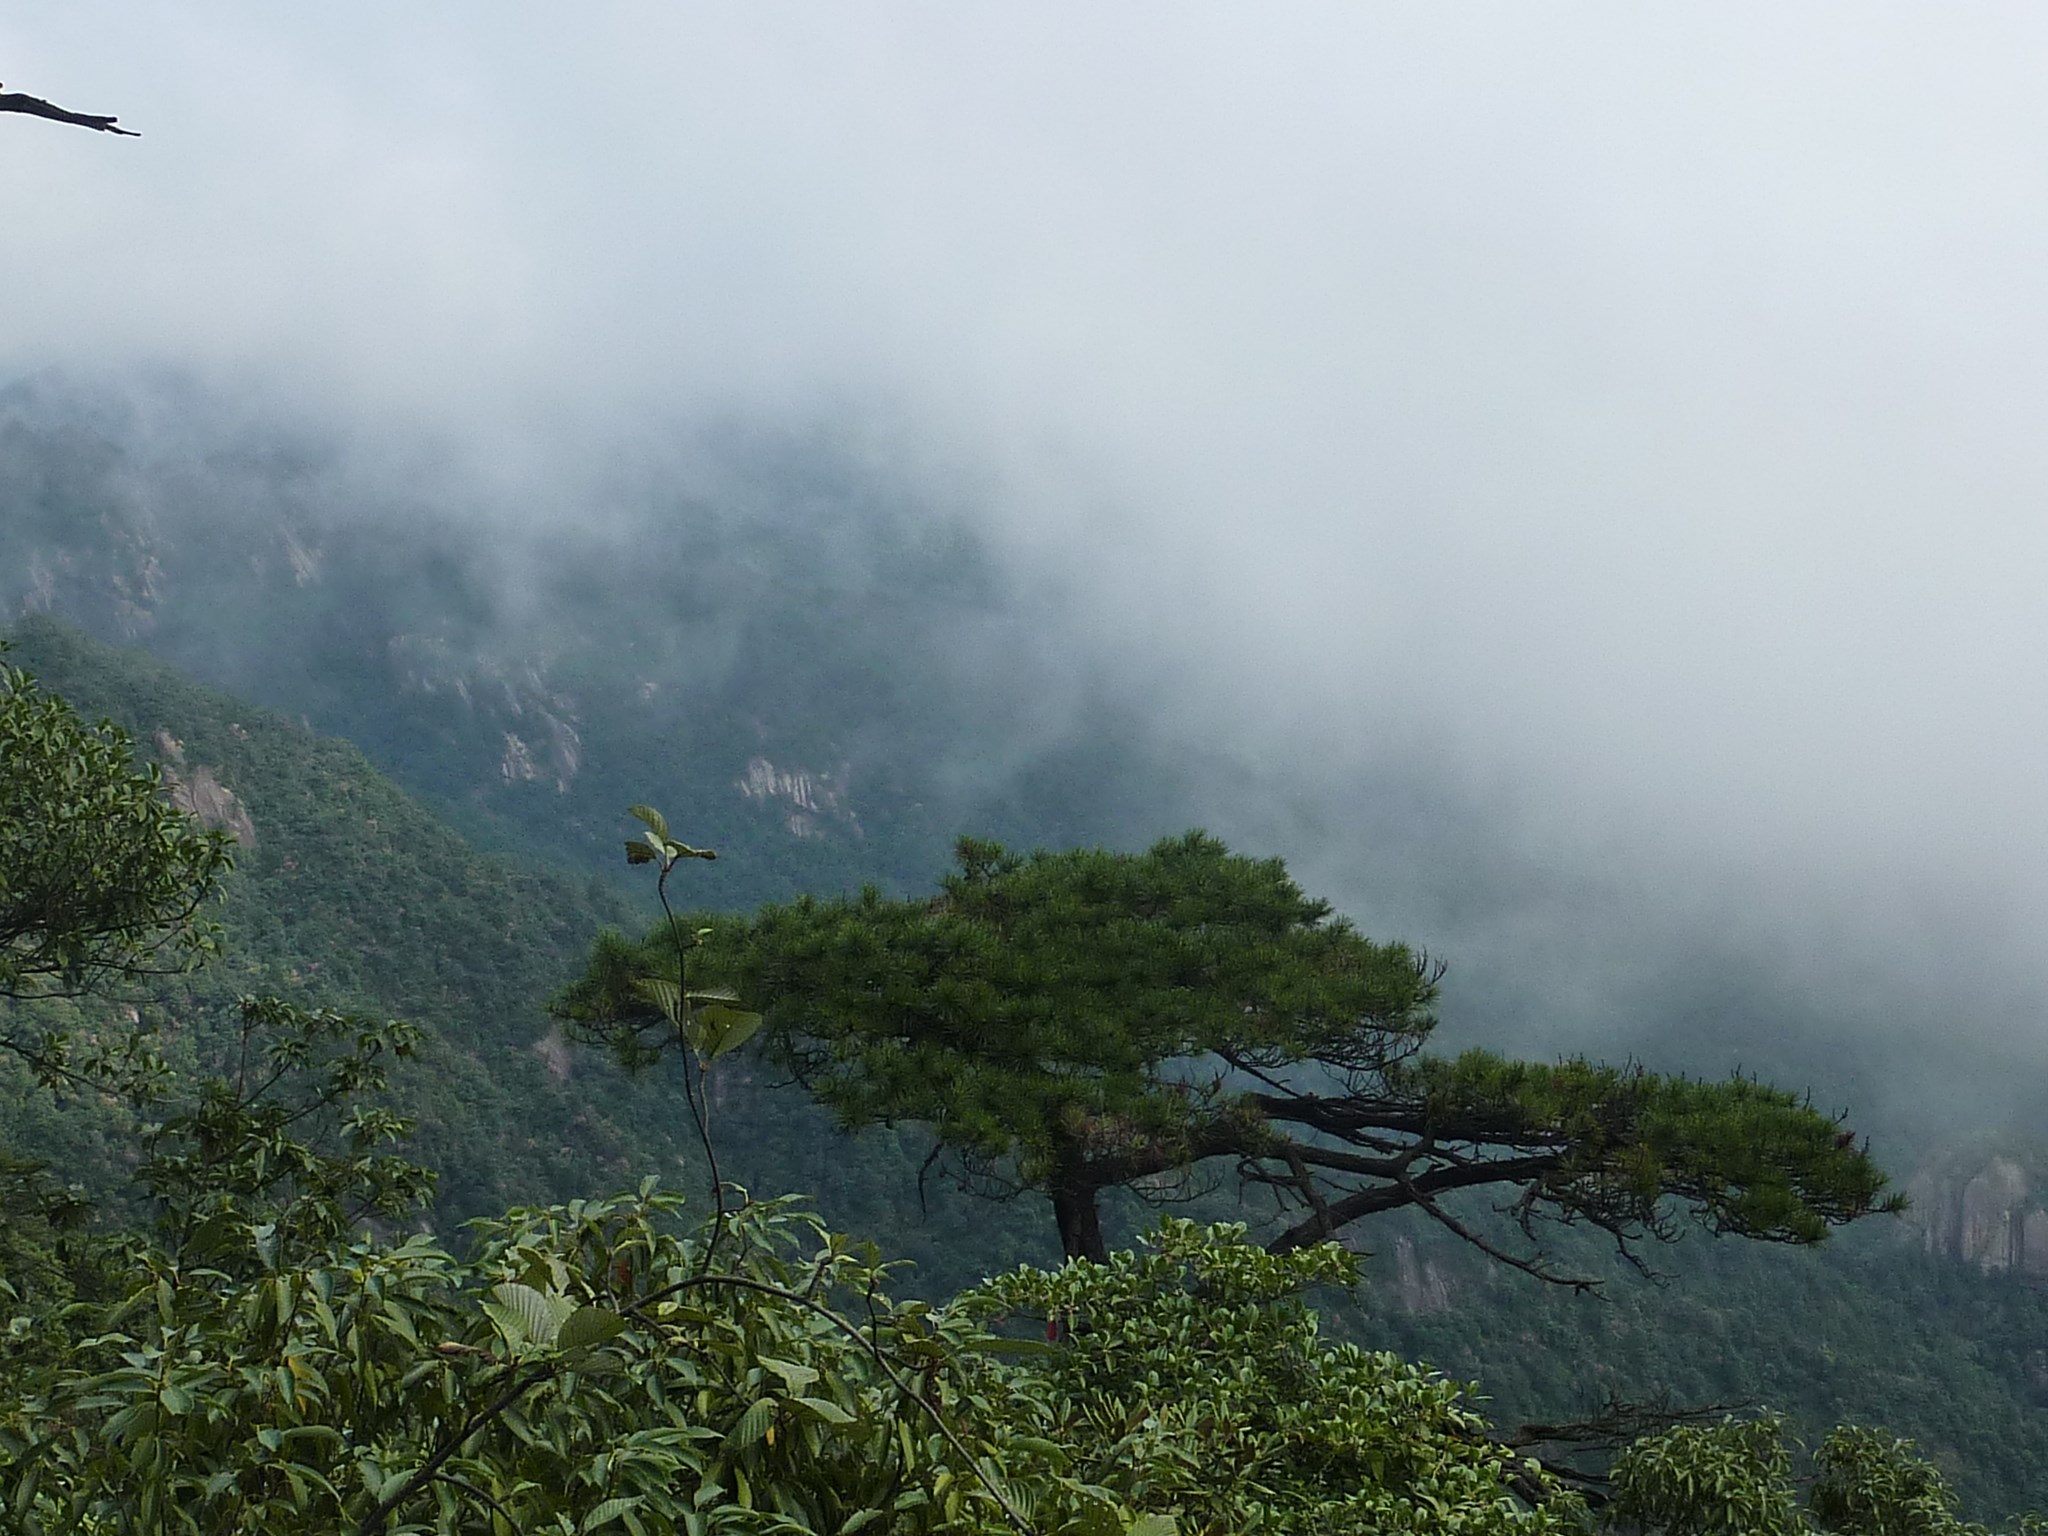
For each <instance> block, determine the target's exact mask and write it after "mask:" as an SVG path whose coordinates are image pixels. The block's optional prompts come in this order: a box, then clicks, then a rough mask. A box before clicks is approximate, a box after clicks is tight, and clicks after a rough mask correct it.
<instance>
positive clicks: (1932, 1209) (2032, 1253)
mask: <svg viewBox="0 0 2048 1536" xmlns="http://www.w3.org/2000/svg"><path fill="white" fill-rule="evenodd" d="M2028 1161H2031V1159H2029V1160H2028ZM1907 1193H1908V1194H1910V1195H1911V1196H1912V1200H1913V1206H1912V1217H1913V1220H1914V1221H1916V1222H1917V1223H1918V1224H1919V1227H1920V1236H1921V1242H1922V1243H1923V1244H1924V1245H1925V1247H1926V1249H1927V1251H1928V1252H1929V1253H1935V1254H1940V1255H1942V1256H1943V1257H1945V1258H1949V1259H1953V1260H1955V1261H1957V1262H1959V1263H1964V1264H1974V1265H1975V1266H1977V1267H1978V1268H1979V1269H1982V1270H1985V1271H1987V1272H1990V1271H1995V1270H2009V1271H2011V1272H2013V1273H2015V1274H2023V1275H2048V1181H2043V1180H2042V1179H2041V1178H2039V1177H2038V1175H2037V1174H2036V1173H2034V1172H2030V1171H2029V1168H2028V1167H2027V1166H2026V1163H2025V1162H2023V1161H2022V1160H2021V1159H2020V1158H2019V1157H2017V1156H2010V1155H2003V1154H1979V1155H1976V1156H1958V1157H1954V1158H1950V1159H1948V1160H1946V1161H1944V1162H1942V1163H1939V1164H1936V1165H1934V1166H1931V1167H1928V1168H1924V1169H1922V1170H1921V1171H1920V1172H1919V1173H1918V1174H1916V1175H1915V1176H1914V1177H1913V1179H1912V1181H1911V1182H1910V1183H1909V1184H1908V1186H1907Z"/></svg>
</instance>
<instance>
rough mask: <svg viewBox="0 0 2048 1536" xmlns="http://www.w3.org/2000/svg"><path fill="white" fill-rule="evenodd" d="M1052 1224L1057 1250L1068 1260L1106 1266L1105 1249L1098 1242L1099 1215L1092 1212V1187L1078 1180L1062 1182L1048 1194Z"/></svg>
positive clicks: (1093, 1210) (1099, 1213) (1056, 1183)
mask: <svg viewBox="0 0 2048 1536" xmlns="http://www.w3.org/2000/svg"><path fill="white" fill-rule="evenodd" d="M1048 1193H1049V1194H1050V1195H1051V1196H1052V1216H1053V1220H1054V1221H1055V1222H1057V1223H1058V1224H1059V1229H1060V1246H1061V1247H1062V1248H1063V1249H1065V1250H1066V1254H1067V1257H1068V1258H1070V1259H1086V1260H1088V1262H1089V1263H1091V1264H1107V1263H1108V1262H1109V1247H1108V1245H1107V1244H1105V1243H1104V1242H1103V1240H1102V1213H1101V1212H1100V1211H1099V1210H1097V1209H1096V1204H1095V1201H1096V1196H1097V1195H1098V1194H1099V1193H1100V1191H1098V1190H1097V1189H1096V1187H1095V1186H1094V1185H1092V1184H1089V1183H1087V1182H1086V1181H1085V1180H1084V1179H1082V1178H1079V1177H1068V1178H1062V1179H1059V1180H1057V1181H1055V1182H1054V1184H1053V1186H1052V1188H1051V1189H1050V1190H1049V1191H1048Z"/></svg>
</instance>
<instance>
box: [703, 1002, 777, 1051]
mask: <svg viewBox="0 0 2048 1536" xmlns="http://www.w3.org/2000/svg"><path fill="white" fill-rule="evenodd" d="M697 1019H698V1022H699V1024H700V1026H701V1035H702V1040H703V1043H702V1044H701V1045H700V1046H699V1047H698V1054H699V1055H700V1056H702V1057H703V1058H704V1059H705V1060H706V1061H716V1060H718V1058H719V1057H721V1056H724V1055H726V1054H727V1053H728V1052H731V1051H736V1050H738V1049H739V1048H740V1047H741V1046H743V1045H745V1044H746V1043H747V1042H748V1041H749V1040H751V1039H753V1038H754V1035H755V1033H756V1032H757V1031H758V1030H759V1029H760V1028H761V1015H760V1014H758V1013H749V1012H748V1011H747V1010H746V1009H744V1008H733V1007H729V1006H728V1005H726V1004H724V1003H706V1004H705V1005H704V1006H703V1007H702V1008H700V1009H698V1010H697Z"/></svg>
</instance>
